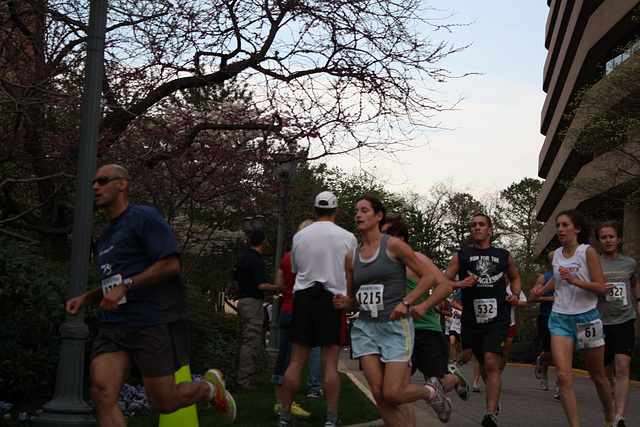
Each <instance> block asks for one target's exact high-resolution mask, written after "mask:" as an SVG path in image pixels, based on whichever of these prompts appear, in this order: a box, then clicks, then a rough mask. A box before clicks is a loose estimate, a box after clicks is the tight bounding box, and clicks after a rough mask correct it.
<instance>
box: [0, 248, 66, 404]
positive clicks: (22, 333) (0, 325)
mask: <svg viewBox="0 0 640 427" xmlns="http://www.w3.org/2000/svg"><path fill="white" fill-rule="evenodd" d="M36 249H37V248H35V247H33V245H27V244H25V243H20V242H16V241H14V240H11V239H7V238H0V283H2V289H1V290H0V342H1V343H2V345H0V396H3V399H4V400H7V401H13V402H18V401H23V400H25V399H33V398H34V397H39V396H45V395H50V394H51V392H52V390H53V385H54V383H55V376H56V371H57V367H58V358H59V354H60V348H59V345H60V344H59V343H60V340H59V329H60V324H61V323H62V321H63V320H64V316H65V314H64V300H65V299H66V293H67V282H66V276H67V275H68V272H67V271H65V270H64V268H65V266H64V265H60V264H54V263H50V262H47V261H45V260H44V259H42V258H40V257H39V256H37V255H36Z"/></svg>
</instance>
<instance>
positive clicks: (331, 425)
mask: <svg viewBox="0 0 640 427" xmlns="http://www.w3.org/2000/svg"><path fill="white" fill-rule="evenodd" d="M323 426H324V427H342V421H340V420H338V421H336V422H333V421H331V420H326V421H325V422H324V424H323Z"/></svg>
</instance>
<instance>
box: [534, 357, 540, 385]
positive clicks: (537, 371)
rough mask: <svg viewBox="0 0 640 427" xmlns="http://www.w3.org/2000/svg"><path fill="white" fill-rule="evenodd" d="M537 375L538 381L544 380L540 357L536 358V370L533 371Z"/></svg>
mask: <svg viewBox="0 0 640 427" xmlns="http://www.w3.org/2000/svg"><path fill="white" fill-rule="evenodd" d="M533 372H534V374H535V375H536V379H537V380H539V379H540V378H542V364H541V363H540V356H538V357H537V358H536V369H535V370H534V371H533Z"/></svg>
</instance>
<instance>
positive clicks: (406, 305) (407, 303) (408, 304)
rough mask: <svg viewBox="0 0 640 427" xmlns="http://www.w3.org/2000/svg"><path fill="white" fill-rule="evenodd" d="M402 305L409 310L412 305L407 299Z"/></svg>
mask: <svg viewBox="0 0 640 427" xmlns="http://www.w3.org/2000/svg"><path fill="white" fill-rule="evenodd" d="M402 305H404V306H405V307H407V308H409V307H411V303H410V302H409V301H407V300H406V299H403V300H402Z"/></svg>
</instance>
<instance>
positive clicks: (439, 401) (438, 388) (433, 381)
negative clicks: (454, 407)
mask: <svg viewBox="0 0 640 427" xmlns="http://www.w3.org/2000/svg"><path fill="white" fill-rule="evenodd" d="M424 386H425V387H427V386H430V388H431V387H432V388H433V389H434V391H435V394H434V395H433V396H432V397H431V400H430V401H429V400H428V401H427V403H428V404H429V405H430V406H431V407H432V408H433V410H434V411H436V414H438V419H439V420H440V421H441V422H443V423H446V422H449V418H451V400H449V398H448V397H446V396H445V395H444V390H443V389H442V384H440V381H438V379H437V378H436V377H431V378H429V379H428V380H427V382H426V383H425V385H424Z"/></svg>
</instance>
